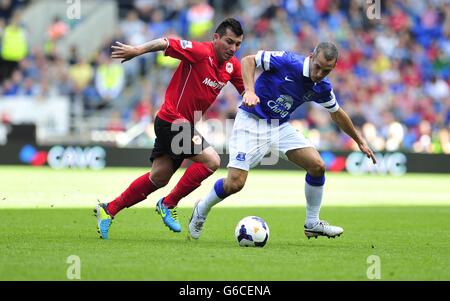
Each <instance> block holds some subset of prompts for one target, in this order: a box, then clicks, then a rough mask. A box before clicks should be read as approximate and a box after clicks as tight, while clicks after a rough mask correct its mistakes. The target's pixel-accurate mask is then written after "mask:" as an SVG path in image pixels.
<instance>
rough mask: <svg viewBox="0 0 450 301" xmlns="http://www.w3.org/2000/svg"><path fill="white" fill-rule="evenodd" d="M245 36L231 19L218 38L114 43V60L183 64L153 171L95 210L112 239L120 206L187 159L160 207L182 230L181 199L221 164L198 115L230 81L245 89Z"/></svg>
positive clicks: (170, 91) (161, 116)
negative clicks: (167, 59)
mask: <svg viewBox="0 0 450 301" xmlns="http://www.w3.org/2000/svg"><path fill="white" fill-rule="evenodd" d="M242 39H243V30H242V28H241V25H240V23H239V22H238V21H237V20H235V19H232V18H229V19H226V20H224V21H223V22H222V23H221V24H220V25H219V26H218V27H217V29H216V32H215V33H214V39H213V41H212V42H195V41H187V40H178V39H173V38H160V39H156V40H153V41H150V42H148V43H146V44H143V45H140V46H136V47H134V46H130V45H125V44H122V43H119V42H117V45H116V46H112V48H113V49H114V51H113V53H112V58H117V59H122V63H123V62H126V61H128V60H130V59H132V58H134V57H136V56H139V55H142V54H144V53H148V52H156V51H165V55H168V56H171V57H174V58H177V59H179V60H180V61H181V62H180V64H179V66H178V68H177V70H176V71H175V73H174V75H173V77H172V79H171V81H170V83H169V86H168V87H167V90H166V95H165V100H164V103H163V104H162V106H161V108H160V110H159V111H158V113H157V115H156V118H155V123H154V128H155V134H156V140H155V145H154V148H153V151H152V154H151V157H150V160H151V161H152V169H151V172H149V173H146V174H144V175H142V176H141V177H139V178H137V179H136V180H135V181H134V182H132V183H131V185H130V186H129V187H128V188H127V189H126V190H125V191H124V192H123V193H122V194H121V195H120V196H118V197H117V198H116V199H115V200H113V201H112V202H110V203H108V204H99V205H98V206H97V207H96V208H95V210H94V211H95V212H96V216H97V222H98V230H99V232H100V235H101V236H100V237H101V238H103V239H108V236H109V234H108V231H109V228H110V225H111V222H112V219H113V217H114V216H115V215H116V214H117V213H118V212H119V211H120V210H122V209H123V208H128V207H130V206H133V205H134V204H136V203H139V202H141V201H143V200H145V199H146V198H147V196H148V195H149V194H151V193H152V192H154V191H156V190H157V189H159V188H161V187H164V186H165V185H167V183H168V182H169V180H170V178H171V177H172V175H173V174H174V173H175V171H176V170H177V169H178V168H179V167H180V166H181V164H182V162H183V160H184V159H190V160H192V161H193V163H192V164H191V165H190V166H189V167H188V168H187V169H186V171H185V173H184V175H183V176H182V177H181V179H180V180H179V182H178V183H177V185H176V186H175V188H174V189H173V190H172V191H171V192H170V194H169V195H167V196H166V197H164V198H162V199H161V200H159V201H158V203H157V205H156V211H157V212H158V213H159V214H160V215H161V217H162V220H163V222H164V224H165V225H166V226H168V227H169V228H170V229H171V230H172V231H174V232H180V231H181V225H180V223H179V222H178V218H177V213H176V206H177V204H178V202H179V201H180V199H181V198H183V197H185V196H187V195H188V194H189V193H191V192H192V191H194V190H195V189H196V188H197V187H199V186H200V184H201V182H202V181H203V180H204V179H206V178H207V177H209V176H210V175H211V174H212V173H213V172H214V171H215V170H216V169H217V168H219V165H220V158H219V155H218V154H217V152H216V151H215V150H214V149H213V148H212V147H211V146H209V145H208V143H207V142H206V141H205V139H204V138H203V137H202V136H201V135H200V133H198V132H197V131H196V130H195V128H194V123H195V122H196V121H198V120H195V119H196V117H197V116H198V117H201V115H203V114H204V113H205V112H206V110H207V109H208V108H209V107H210V106H211V104H212V103H213V102H214V101H215V100H216V98H217V96H218V95H219V93H220V90H221V89H222V88H223V87H224V86H225V85H226V84H227V83H228V82H231V83H232V84H233V85H234V86H235V87H236V89H237V90H238V92H239V93H240V94H242V93H243V92H244V85H243V81H242V75H241V66H240V62H239V60H238V59H236V57H234V54H235V53H236V51H237V50H238V49H239V47H240V45H241V43H242ZM180 137H181V138H182V139H180Z"/></svg>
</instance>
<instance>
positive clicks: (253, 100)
mask: <svg viewBox="0 0 450 301" xmlns="http://www.w3.org/2000/svg"><path fill="white" fill-rule="evenodd" d="M242 103H243V104H244V106H246V107H248V108H252V107H254V106H256V105H257V104H259V97H258V95H256V94H255V92H252V91H245V93H244V97H243V99H242Z"/></svg>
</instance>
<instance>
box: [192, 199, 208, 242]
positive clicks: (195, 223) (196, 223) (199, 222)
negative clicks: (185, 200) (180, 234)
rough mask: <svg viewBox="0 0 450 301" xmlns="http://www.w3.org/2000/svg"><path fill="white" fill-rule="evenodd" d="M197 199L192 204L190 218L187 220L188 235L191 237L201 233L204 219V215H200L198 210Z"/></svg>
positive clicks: (196, 237)
mask: <svg viewBox="0 0 450 301" xmlns="http://www.w3.org/2000/svg"><path fill="white" fill-rule="evenodd" d="M199 202H200V201H197V202H196V203H195V206H194V210H193V211H192V216H191V219H190V220H189V235H190V236H191V237H192V238H193V239H198V238H199V237H200V234H202V230H203V224H204V223H205V221H206V217H205V216H201V215H200V214H199V212H198V203H199Z"/></svg>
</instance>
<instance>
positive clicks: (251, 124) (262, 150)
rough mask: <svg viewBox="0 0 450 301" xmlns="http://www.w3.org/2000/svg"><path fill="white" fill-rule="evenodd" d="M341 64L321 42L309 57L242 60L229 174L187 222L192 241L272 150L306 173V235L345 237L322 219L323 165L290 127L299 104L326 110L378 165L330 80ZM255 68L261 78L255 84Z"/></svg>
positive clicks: (275, 54)
mask: <svg viewBox="0 0 450 301" xmlns="http://www.w3.org/2000/svg"><path fill="white" fill-rule="evenodd" d="M337 60H338V50H337V48H336V46H335V45H334V44H333V43H330V42H322V43H320V44H319V45H317V47H316V48H315V49H314V52H313V53H311V54H310V55H309V56H307V57H304V56H301V55H298V54H296V53H292V52H285V51H259V52H258V53H257V54H256V55H249V56H246V57H244V58H243V59H242V77H243V80H244V86H245V94H244V96H243V101H242V105H241V106H240V107H239V110H238V113H237V115H236V119H235V123H234V127H233V132H232V135H231V138H230V141H229V151H230V153H229V163H228V175H227V178H225V179H219V180H218V181H216V183H215V185H214V187H213V189H212V190H211V191H210V193H209V194H208V195H207V196H206V197H205V198H204V199H202V200H200V201H198V202H197V203H196V204H195V207H194V210H193V213H192V216H191V220H190V222H189V234H190V236H191V237H192V238H194V239H198V238H199V237H200V234H201V232H202V229H203V225H204V223H205V221H206V217H207V215H208V213H209V211H210V209H211V208H212V206H214V205H216V204H217V203H219V202H221V201H222V200H224V199H225V198H226V197H228V196H230V195H231V194H234V193H236V192H238V191H240V190H241V189H242V188H243V187H244V184H245V181H246V179H247V175H248V171H249V169H250V168H252V167H254V166H256V165H258V164H259V163H264V161H263V160H266V159H267V156H266V155H267V154H268V153H269V152H271V151H273V150H275V151H276V152H277V154H278V153H279V155H280V157H282V158H284V159H287V160H289V161H291V162H293V163H294V164H296V165H297V166H299V167H301V168H303V169H305V170H306V172H307V173H306V177H305V197H306V220H305V224H304V233H305V235H306V236H307V237H308V238H311V237H315V238H317V237H318V236H326V237H328V238H330V237H336V236H340V235H341V234H342V233H343V231H344V229H343V228H341V227H338V226H333V225H330V224H329V223H327V222H326V221H324V220H321V219H319V213H320V208H321V203H322V195H323V190H324V184H325V163H324V161H323V160H322V158H321V157H320V154H319V152H318V151H317V150H316V149H315V148H314V146H313V145H312V144H311V143H310V142H309V141H308V140H307V139H306V138H305V137H304V136H303V135H302V134H301V133H300V132H298V131H297V130H296V129H295V128H294V127H293V126H292V125H290V123H289V122H288V121H289V118H290V114H291V113H292V112H293V111H294V110H295V109H296V108H297V107H299V106H300V105H301V104H303V103H305V102H315V103H317V104H319V105H321V106H322V107H324V108H325V109H326V110H328V112H329V113H330V115H331V118H332V119H333V121H334V122H335V123H336V124H337V125H338V126H339V128H340V129H342V130H343V131H344V132H345V133H347V134H348V135H349V136H350V137H351V138H352V139H353V140H354V141H355V142H356V143H357V144H358V146H359V149H360V150H361V151H362V152H363V153H364V154H365V155H366V156H367V157H368V158H370V159H372V162H373V163H374V164H376V158H375V156H374V154H373V152H372V150H371V149H370V147H369V146H368V145H367V143H366V141H365V140H364V138H362V137H361V135H360V134H359V133H358V132H357V130H356V129H355V127H354V125H353V123H352V121H351V119H350V118H349V116H348V115H347V114H346V113H345V112H344V110H343V109H342V108H341V107H340V106H339V104H338V100H337V99H336V96H335V94H334V92H333V88H332V85H331V83H330V82H329V80H328V79H327V78H326V76H327V75H328V74H329V73H330V72H331V71H332V70H333V68H334V67H335V66H336V63H337ZM257 68H260V69H262V73H261V75H260V76H259V77H258V79H257V80H256V82H255V71H256V69H257ZM266 163H268V162H266ZM269 163H270V162H269Z"/></svg>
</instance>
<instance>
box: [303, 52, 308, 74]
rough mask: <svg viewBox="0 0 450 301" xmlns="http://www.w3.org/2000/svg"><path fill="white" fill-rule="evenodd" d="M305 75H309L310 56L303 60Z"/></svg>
mask: <svg viewBox="0 0 450 301" xmlns="http://www.w3.org/2000/svg"><path fill="white" fill-rule="evenodd" d="M303 76H306V77H309V56H307V57H306V58H305V60H304V61H303Z"/></svg>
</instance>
